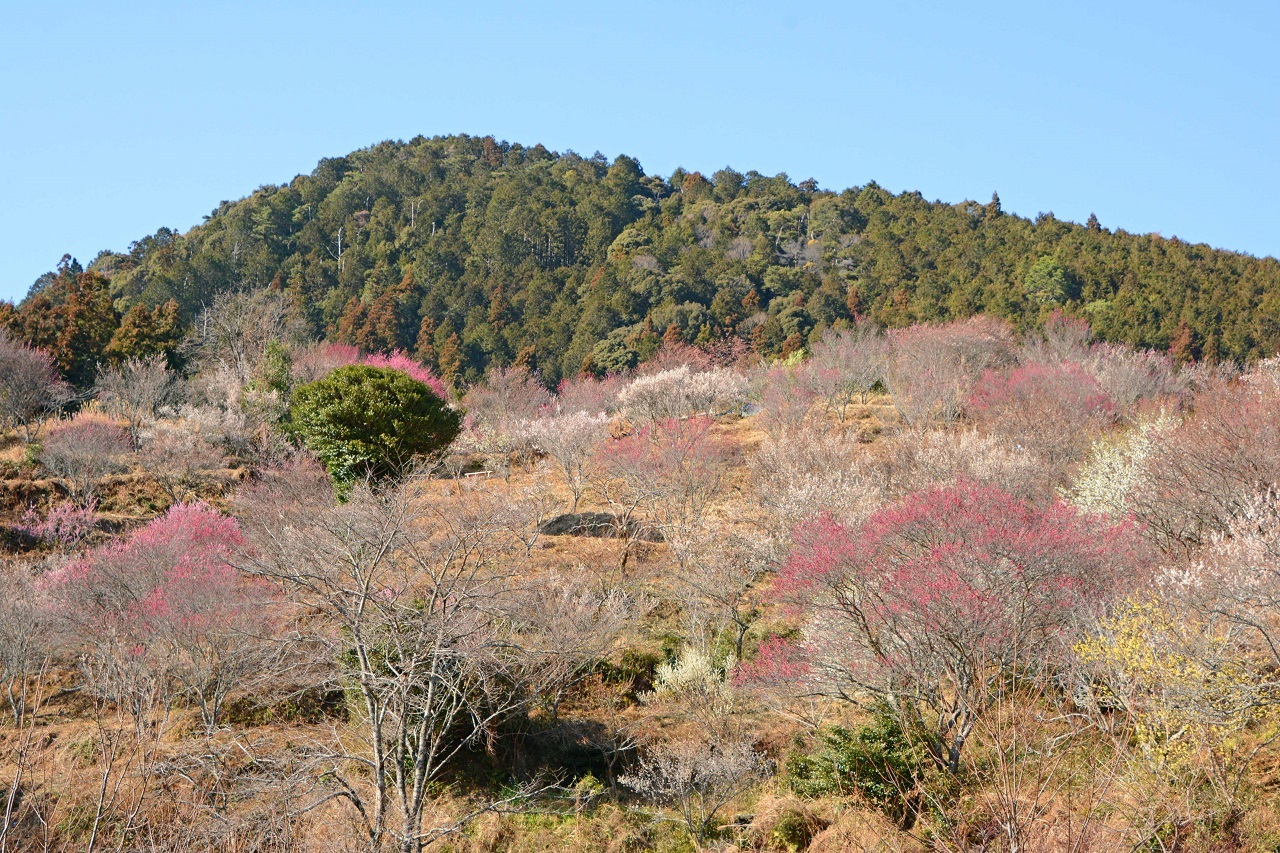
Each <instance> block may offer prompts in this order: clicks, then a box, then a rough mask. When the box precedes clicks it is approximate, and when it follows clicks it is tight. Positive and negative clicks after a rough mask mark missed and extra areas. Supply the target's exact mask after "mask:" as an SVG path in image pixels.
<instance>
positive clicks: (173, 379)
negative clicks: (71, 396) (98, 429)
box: [94, 355, 181, 446]
mask: <svg viewBox="0 0 1280 853" xmlns="http://www.w3.org/2000/svg"><path fill="white" fill-rule="evenodd" d="M94 390H95V392H96V393H97V395H98V400H99V402H100V403H101V404H102V408H103V409H104V410H105V411H106V412H107V414H109V415H112V416H113V417H117V418H120V419H121V420H123V421H125V422H126V423H128V424H129V435H130V437H131V438H132V439H133V442H134V445H135V446H136V445H137V443H138V434H139V432H140V431H141V429H142V427H143V426H144V425H145V424H146V423H148V422H149V421H151V420H154V419H155V417H156V416H157V414H158V413H159V411H160V409H161V408H162V407H164V406H172V405H176V404H177V403H178V402H179V401H180V399H181V389H180V387H179V385H178V377H177V376H176V375H175V374H174V372H173V371H172V370H170V369H169V363H168V361H167V360H166V359H165V357H164V356H163V355H151V356H146V357H142V358H130V359H128V360H126V361H124V362H121V363H120V364H117V365H114V366H112V367H100V368H99V369H98V380H97V383H96V384H95V385H94Z"/></svg>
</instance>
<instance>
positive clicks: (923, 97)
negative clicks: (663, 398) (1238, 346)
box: [0, 0, 1280, 298]
mask: <svg viewBox="0 0 1280 853" xmlns="http://www.w3.org/2000/svg"><path fill="white" fill-rule="evenodd" d="M448 133H470V134H475V135H486V134H493V135H494V136H496V137H498V138H499V139H507V140H510V141H516V142H520V143H523V144H525V145H532V144H534V143H539V142H540V143H542V144H544V145H546V146H547V147H549V148H553V149H556V150H565V149H573V150H574V151H577V152H579V153H580V154H583V155H590V154H592V153H593V152H595V151H601V152H603V153H604V154H606V155H607V156H609V157H611V158H612V157H613V156H615V155H617V154H619V153H627V154H630V155H632V156H635V157H637V158H638V159H639V160H640V162H641V164H642V165H643V166H644V168H645V170H646V171H648V172H658V173H662V174H668V173H670V172H671V171H672V170H673V169H674V168H675V167H676V166H684V167H686V168H688V169H699V170H702V171H704V172H708V173H709V172H710V171H714V170H715V169H718V168H720V167H722V166H725V165H732V166H733V167H734V168H737V169H739V170H740V171H746V170H748V169H755V170H757V171H760V172H763V173H765V174H776V173H777V172H786V173H787V174H788V175H790V176H791V178H792V179H793V180H797V181H798V180H802V179H804V178H808V177H813V178H816V179H817V180H818V182H819V183H820V184H821V185H822V186H824V187H828V188H833V189H839V188H843V187H846V186H850V185H854V184H863V183H866V182H868V181H870V180H875V181H878V182H879V183H880V184H881V185H883V186H885V187H888V188H890V189H893V190H895V191H897V190H915V189H918V190H920V191H921V192H922V193H923V194H924V195H925V196H926V197H927V198H930V199H934V198H939V199H943V200H945V201H951V202H958V201H961V200H963V199H965V198H974V199H978V200H980V201H986V200H987V199H989V198H990V196H991V193H992V191H993V190H998V191H999V193H1000V198H1001V200H1002V202H1003V204H1004V208H1005V210H1007V211H1013V212H1016V213H1019V214H1023V215H1027V216H1034V215H1035V214H1036V213H1038V212H1040V211H1049V210H1052V211H1053V212H1054V213H1055V214H1057V215H1058V216H1059V217H1060V218H1064V219H1071V220H1075V221H1084V219H1085V218H1087V217H1088V215H1089V213H1090V212H1096V213H1097V215H1098V217H1099V219H1100V220H1101V221H1102V224H1103V225H1104V226H1105V227H1109V228H1116V227H1122V228H1125V229H1127V230H1129V231H1135V232H1146V231H1158V232H1160V233H1161V234H1164V235H1166V236H1173V235H1177V236H1178V237H1180V238H1182V239H1185V240H1189V241H1192V242H1206V243H1210V244H1212V245H1214V246H1220V247H1224V248H1229V249H1236V250H1240V251H1247V252H1251V253H1253V254H1256V255H1280V213H1278V212H1277V210H1278V208H1277V204H1278V203H1280V2H1275V0H1265V2H1264V1H1263V0H1258V2H1223V3H1190V2H1175V0H1162V2H1125V1H1124V0H1119V2H1115V0H1113V2H1107V3H1083V2H1063V3H1047V2H1026V0H1023V1H1022V2H1009V3H995V2H981V0H980V1H979V2H974V3H958V2H954V1H953V0H952V2H920V0H876V2H872V3H862V2H851V0H846V2H822V0H810V2H807V3H760V4H753V3H715V2H699V0H684V2H680V3H666V2H648V3H605V2H597V3H581V4H577V3H511V2H506V0H485V2H479V3H466V4H463V3H457V2H453V3H441V4H432V3H409V2H382V3H378V4H372V3H370V4H362V3H352V2H345V3H327V2H306V3H297V4H290V3H269V2H244V3H218V2H202V3H199V4H195V3H190V4H189V3H183V2H167V3H155V4H149V3H122V2H118V3H102V2H88V1H87V0H86V1H85V2H53V0H42V2H38V3H32V2H22V3H18V2H13V1H12V0H0V157H2V158H3V163H4V169H3V177H2V178H0V296H2V297H8V298H12V297H20V296H22V295H23V294H25V292H26V289H27V287H28V286H29V285H30V283H31V282H32V280H34V279H35V278H36V276H38V275H39V274H40V273H42V272H44V271H45V270H48V269H50V268H52V267H53V266H54V264H55V263H56V262H57V260H58V258H59V257H61V255H62V254H63V252H70V253H72V254H73V255H75V256H77V257H78V258H79V259H80V260H81V261H82V262H85V263H87V262H88V261H89V260H90V259H91V258H92V257H93V256H94V255H95V254H97V252H98V251H99V250H100V249H104V248H110V249H117V250H123V249H125V248H127V247H128V244H129V243H130V242H131V241H132V240H135V239H137V238H139V237H142V236H144V235H146V234H149V233H151V232H154V231H155V229H156V228H158V227H160V226H162V225H167V226H171V227H177V228H180V229H184V230H185V229H187V228H189V227H191V226H192V225H194V224H196V223H198V222H199V221H200V220H201V218H202V217H203V216H204V215H205V214H207V213H209V212H210V211H211V210H212V209H213V208H214V207H215V206H216V205H217V204H218V202H219V201H220V200H222V199H231V198H239V197H241V196H243V195H246V194H248V193H249V192H251V191H252V190H253V189H254V188H256V187H258V186H259V185H262V184H266V183H281V182H284V181H287V180H289V179H290V178H292V177H293V176H294V175H295V174H298V173H300V172H309V171H311V169H312V168H314V166H315V164H316V161H317V160H318V159H320V158H321V157H325V156H334V155H340V154H345V153H347V152H349V151H351V150H354V149H356V148H362V147H365V146H367V145H371V144H373V143H376V142H378V141H380V140H383V139H408V138H411V137H413V136H415V135H417V134H423V135H427V136H431V135H435V134H448Z"/></svg>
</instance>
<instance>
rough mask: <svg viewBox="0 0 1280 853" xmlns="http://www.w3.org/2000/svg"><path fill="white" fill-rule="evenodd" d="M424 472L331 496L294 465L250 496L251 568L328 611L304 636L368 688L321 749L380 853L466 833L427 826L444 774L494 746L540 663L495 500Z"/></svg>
mask: <svg viewBox="0 0 1280 853" xmlns="http://www.w3.org/2000/svg"><path fill="white" fill-rule="evenodd" d="M428 485H429V484H428V483H427V481H426V480H425V478H422V477H417V476H414V477H410V478H408V479H407V480H406V481H404V482H403V483H400V484H398V485H395V486H392V487H389V488H387V489H385V490H384V491H382V492H380V493H375V492H373V491H371V490H370V489H368V488H366V487H356V488H354V489H353V490H352V492H351V494H350V495H349V496H348V499H347V501H346V502H345V503H343V504H341V505H336V506H335V505H333V503H332V496H331V494H330V493H328V492H327V489H326V488H325V482H324V481H323V480H321V479H320V478H318V477H316V476H315V475H314V473H313V474H311V475H310V476H308V475H307V474H306V472H301V474H299V473H297V472H295V474H294V475H293V476H290V477H277V478H273V479H269V480H267V481H266V482H264V483H263V484H262V485H260V486H258V487H257V488H256V489H254V490H252V491H251V492H249V493H248V494H246V495H244V497H243V498H242V499H241V503H240V511H241V515H242V517H243V518H244V521H245V525H246V528H247V529H248V530H249V531H250V538H251V540H252V542H253V546H254V547H253V548H252V549H251V550H249V551H248V552H247V553H246V555H245V556H244V558H243V562H242V566H243V568H244V570H245V571H247V572H249V573H250V574H252V575H255V576H257V577H260V578H263V579H266V580H269V581H271V582H273V583H276V584H278V585H280V587H281V588H282V589H284V590H285V591H286V593H287V594H288V595H289V597H290V598H291V599H293V600H294V601H296V602H298V603H299V604H302V605H303V606H305V607H307V608H309V609H310V610H311V611H312V612H314V613H316V614H317V615H318V616H319V617H322V618H316V619H312V620H310V624H311V626H312V631H311V633H310V635H309V636H308V638H307V639H308V640H309V641H310V642H311V643H313V644H314V645H315V646H317V647H319V648H321V649H325V650H327V657H328V659H329V660H331V661H333V662H335V663H336V668H335V671H334V672H333V673H332V678H334V679H335V680H337V681H339V682H340V683H343V684H346V685H349V686H350V687H351V688H352V689H354V690H355V691H356V692H357V694H358V696H359V707H358V710H357V711H356V714H357V721H356V722H357V725H356V727H355V732H356V740H358V742H359V745H358V746H357V745H356V744H355V743H353V742H352V739H351V738H347V737H341V738H340V737H336V736H335V738H334V739H333V740H332V742H330V743H328V744H326V745H322V746H320V747H319V748H318V751H317V754H318V756H319V757H320V758H322V759H323V760H324V762H325V764H326V767H325V771H326V778H327V779H328V780H329V782H330V784H332V786H333V791H332V793H331V794H330V795H329V796H331V797H337V798H341V799H345V800H346V801H347V802H349V803H350V804H351V806H352V807H353V808H354V810H355V813H356V815H357V816H358V818H359V821H360V824H361V826H362V827H363V833H364V835H365V837H366V841H367V843H368V845H369V846H370V848H371V849H375V848H378V847H380V846H381V845H383V844H385V843H387V842H389V841H392V840H394V843H395V844H396V846H397V847H398V848H399V849H400V850H402V851H406V853H410V851H417V850H419V849H421V848H422V847H423V846H424V844H426V843H429V842H431V841H433V840H436V839H437V838H439V837H442V836H443V835H444V834H448V833H450V832H453V831H456V829H457V828H458V826H457V825H456V824H452V823H451V824H449V825H448V826H435V827H426V828H424V825H423V824H424V817H425V815H424V809H425V805H426V801H427V793H428V790H429V788H430V786H431V785H432V783H433V782H434V781H435V780H437V779H438V778H439V776H440V774H441V773H442V772H443V771H444V770H445V768H447V767H449V766H450V764H451V763H452V762H453V761H454V759H455V758H457V757H458V756H459V754H460V753H461V752H462V751H463V750H464V749H466V748H467V747H468V746H469V745H471V744H475V743H477V742H482V743H484V744H485V745H486V746H487V747H489V748H491V749H492V748H493V747H494V743H493V738H494V737H495V732H496V729H497V726H498V724H499V723H501V722H502V721H503V720H505V719H507V718H508V717H510V716H511V715H513V714H515V713H516V712H517V711H518V710H519V709H521V708H523V707H524V706H525V705H526V704H527V702H528V694H527V692H526V690H524V689H523V685H524V684H526V683H527V678H528V674H529V669H530V667H531V666H532V664H531V663H530V660H529V657H528V656H527V655H526V654H525V653H524V652H523V650H522V647H521V644H520V643H519V624H520V620H519V618H518V617H517V616H516V615H515V614H516V611H517V610H518V601H519V597H518V596H517V595H515V590H516V588H517V584H516V581H517V578H518V564H517V563H516V562H515V561H514V559H512V558H513V557H514V556H515V554H516V553H517V552H515V551H514V550H513V546H515V545H516V543H514V542H513V541H511V539H510V538H509V536H507V534H506V532H505V530H504V525H503V524H502V523H501V518H500V514H499V513H498V512H497V508H496V507H495V505H494V504H495V502H496V498H495V497H494V496H492V495H489V494H487V493H484V492H467V491H464V492H462V493H461V494H458V495H455V496H454V497H452V498H442V497H441V496H439V495H438V494H433V493H432V491H431V490H430V488H428Z"/></svg>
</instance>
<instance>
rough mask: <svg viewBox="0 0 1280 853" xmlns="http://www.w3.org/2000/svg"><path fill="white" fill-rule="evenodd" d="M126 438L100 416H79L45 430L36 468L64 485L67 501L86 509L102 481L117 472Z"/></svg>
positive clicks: (113, 425) (84, 413)
mask: <svg viewBox="0 0 1280 853" xmlns="http://www.w3.org/2000/svg"><path fill="white" fill-rule="evenodd" d="M128 452H129V436H128V435H127V434H126V433H125V431H124V430H122V429H120V428H119V427H118V426H116V425H115V424H114V423H112V422H110V421H108V420H106V419H104V418H103V417H102V416H100V415H94V414H92V413H87V412H81V413H79V414H77V415H76V416H75V417H74V418H71V419H70V420H66V421H62V422H60V423H59V424H58V425H57V426H55V427H53V428H51V429H50V430H49V434H48V435H47V436H46V437H45V439H44V447H43V449H42V450H41V452H40V464H41V465H43V466H44V467H45V468H47V469H49V472H50V473H52V474H53V475H54V476H55V477H61V478H62V479H64V480H65V481H66V482H67V487H68V490H69V491H70V492H71V497H72V498H74V499H75V500H76V501H77V502H78V503H79V504H80V505H81V506H88V505H89V503H90V502H91V501H92V500H93V498H94V492H95V490H96V489H97V487H98V484H99V482H101V481H102V478H104V477H106V476H107V475H108V474H110V473H112V472H114V471H118V470H119V469H120V467H121V465H120V457H121V456H123V455H124V454H126V453H128Z"/></svg>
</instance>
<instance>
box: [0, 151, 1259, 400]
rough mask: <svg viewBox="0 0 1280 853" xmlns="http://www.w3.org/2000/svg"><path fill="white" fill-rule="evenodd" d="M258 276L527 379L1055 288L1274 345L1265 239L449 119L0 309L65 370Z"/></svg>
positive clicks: (466, 360)
mask: <svg viewBox="0 0 1280 853" xmlns="http://www.w3.org/2000/svg"><path fill="white" fill-rule="evenodd" d="M260 288H273V289H276V290H279V291H282V292H283V293H285V294H287V295H288V296H289V297H290V299H291V301H292V302H294V304H296V306H297V307H298V308H299V309H300V311H301V312H302V313H303V314H304V315H305V318H306V320H307V322H308V323H309V324H310V325H311V327H312V331H313V333H314V334H316V335H317V336H323V337H326V338H328V339H331V340H338V341H343V342H347V343H351V344H355V345H357V346H359V347H361V348H362V349H365V350H367V351H389V350H392V349H396V348H401V349H405V350H407V351H409V352H412V353H414V354H416V355H417V356H418V357H419V358H421V359H422V360H424V361H425V362H427V363H428V364H429V365H431V366H432V367H433V368H435V369H436V370H438V371H439V372H440V374H441V375H443V376H446V377H454V378H457V379H459V380H464V381H469V380H474V379H477V378H478V377H480V376H481V375H483V373H484V372H485V371H486V370H487V369H488V368H489V367H491V366H496V365H507V364H512V363H523V364H526V365H529V366H531V367H535V368H537V369H539V370H540V371H541V372H542V374H543V376H544V378H546V379H547V380H548V381H556V380H557V379H559V378H561V377H564V376H569V375H573V374H576V373H578V372H580V371H582V370H584V369H585V370H587V371H591V372H604V371H611V370H620V369H626V368H629V367H631V366H634V365H635V364H636V363H638V362H639V361H643V360H644V359H645V358H646V357H648V356H649V355H651V354H652V353H653V352H655V351H656V350H657V349H658V347H659V345H660V344H661V342H662V340H663V339H664V338H666V339H668V340H671V339H679V340H682V341H684V342H687V343H693V344H699V343H702V344H706V343H711V342H716V341H720V340H723V339H725V338H729V337H737V338H741V339H743V340H744V341H746V342H748V343H749V344H750V345H751V346H752V347H753V348H754V349H755V350H756V351H758V352H759V353H760V354H761V355H763V356H766V357H779V356H786V355H790V354H791V353H793V352H795V351H798V350H800V349H803V348H805V347H806V346H807V345H808V342H809V341H810V340H811V339H812V340H816V337H817V336H818V335H821V333H822V331H823V330H825V329H827V328H831V327H839V326H841V325H843V324H848V323H849V322H850V321H851V320H852V319H853V318H854V317H855V316H857V315H866V316H869V317H870V318H871V319H872V320H874V321H875V322H877V323H879V324H881V325H883V326H888V327H899V326H905V325H908V324H913V323H922V322H935V321H946V320H951V319H956V318H962V317H966V316H970V315H973V314H978V313H986V314H991V315H995V316H999V317H1002V318H1006V319H1008V320H1010V321H1012V322H1013V323H1014V324H1015V326H1017V327H1019V328H1022V329H1027V328H1031V327H1034V326H1035V325H1037V324H1038V323H1040V322H1042V321H1043V320H1044V319H1045V318H1046V317H1047V316H1048V315H1049V314H1050V313H1052V312H1054V311H1062V312H1064V313H1066V314H1068V315H1073V316H1078V317H1082V318H1084V319H1087V320H1088V322H1089V323H1090V325H1091V327H1092V329H1093V331H1094V334H1095V335H1097V336H1098V337H1099V338H1102V339H1105V340H1112V341H1120V342H1126V343H1129V344H1132V345H1135V346H1141V347H1151V348H1156V349H1161V350H1168V351H1170V352H1171V353H1172V354H1173V355H1174V356H1176V357H1177V358H1179V359H1182V360H1190V359H1204V360H1215V359H1227V358H1229V359H1235V360H1242V361H1244V360H1252V359H1256V358H1258V357H1262V356H1267V355H1272V354H1275V353H1276V352H1277V351H1278V350H1280V262H1278V261H1277V260H1276V259H1274V258H1257V257H1253V256H1250V255H1247V254H1240V253H1234V252H1228V251H1222V250H1217V249H1213V248H1211V247H1209V246H1206V245H1202V244H1195V245H1193V244H1189V243H1186V242H1184V241H1182V240H1179V239H1177V238H1169V239H1166V238H1163V237H1160V236H1157V235H1154V234H1145V235H1141V234H1132V233H1128V232H1125V231H1123V230H1108V229H1106V228H1103V227H1101V225H1100V224H1099V223H1098V221H1097V219H1096V218H1094V217H1090V220H1089V223H1088V224H1087V225H1083V226H1081V225H1077V224H1074V223H1070V222H1065V221H1062V220H1059V219H1057V218H1056V217H1054V216H1053V214H1051V213H1048V214H1041V215H1040V216H1038V217H1037V218H1036V219H1034V220H1030V219H1026V218H1023V217H1020V216H1016V215H1012V214H1008V213H1005V212H1004V211H1002V210H1001V208H1000V204H999V200H998V198H995V197H993V199H992V201H991V202H990V203H987V204H980V203H976V202H972V201H966V202H962V203H960V204H947V203H943V202H940V201H934V202H930V201H927V200H925V199H924V198H923V197H922V196H921V195H920V193H918V192H904V193H901V194H894V193H891V192H889V191H887V190H885V189H884V188H882V187H880V186H878V185H877V184H875V183H874V182H873V183H869V184H867V185H866V186H862V187H851V188H849V189H846V190H843V191H840V192H833V191H828V190H824V189H820V188H819V187H818V186H817V184H816V182H815V181H812V180H808V181H802V182H799V183H794V182H792V181H791V180H790V179H789V178H788V177H787V176H786V175H785V174H781V175H777V176H775V177H767V176H764V175H761V174H759V173H757V172H747V173H745V174H742V173H739V172H736V171H734V170H732V169H729V168H725V169H722V170H720V171H718V172H716V173H714V174H713V175H711V176H704V175H702V174H700V173H698V172H686V171H684V170H680V169H678V170H676V171H675V172H674V173H673V174H672V175H670V176H669V177H665V178H664V177H661V176H657V175H647V174H645V172H644V171H643V170H642V168H641V166H640V164H639V163H638V162H637V161H636V160H635V159H633V158H631V157H628V156H625V155H620V156H618V157H617V158H616V159H614V160H613V161H612V162H609V161H608V160H607V159H606V158H605V157H604V156H603V155H600V154H596V155H595V156H592V157H582V156H579V155H577V154H575V153H573V152H565V153H556V152H553V151H549V150H547V149H546V148H544V147H542V146H541V145H535V146H532V147H524V146H522V145H519V144H515V143H508V142H499V141H496V140H495V139H494V138H492V137H471V136H445V137H434V138H430V139H428V138H424V137H417V138H414V139H412V140H410V141H409V142H392V141H388V142H382V143H379V144H377V145H374V146H372V147H369V148H366V149H362V150H360V151H356V152H353V153H351V154H348V155H347V156H344V157H335V158H331V159H325V160H322V161H321V162H320V163H319V165H318V166H317V167H316V169H315V170H314V171H313V172H312V173H311V174H309V175H299V176H298V177H296V178H294V179H293V180H292V181H291V182H289V183H288V184H287V185H282V186H264V187H261V188H259V189H258V190H256V191H254V192H253V193H252V194H251V195H249V196H247V197H246V198H243V199H240V200H239V201H234V202H229V201H224V202H222V203H221V204H220V205H219V206H218V207H217V209H216V210H214V211H213V213H212V214H211V215H210V216H208V217H207V218H206V220H205V221H204V222H203V223H202V224H200V225H197V226H195V227H193V228H192V229H190V230H189V231H187V232H186V233H178V232H175V231H173V230H170V229H167V228H162V229H160V230H159V231H157V232H156V233H155V234H153V235H150V236H147V237H144V238H142V239H140V240H138V241H137V242H135V243H133V244H132V245H131V246H130V247H129V250H128V251H127V252H124V253H116V252H103V253H102V254H100V255H99V256H98V257H97V258H96V259H94V261H93V262H92V263H91V264H90V265H89V268H88V271H86V272H81V271H79V270H78V268H75V267H73V266H72V265H71V264H68V263H64V265H63V266H62V267H61V268H60V270H59V271H58V272H56V273H52V274H49V275H47V276H44V277H42V279H41V280H40V281H38V282H37V284H36V286H34V287H33V288H32V293H31V295H29V296H28V298H27V299H26V300H24V302H23V303H22V304H20V305H19V306H18V307H17V309H16V310H11V311H8V312H6V314H5V316H4V317H3V318H0V320H2V321H3V322H5V323H7V324H8V325H9V326H10V327H11V328H14V329H15V331H17V332H18V333H19V334H20V335H21V336H22V337H24V338H26V339H27V340H29V341H31V342H32V343H35V344H38V345H43V346H47V347H50V348H52V349H55V350H56V349H58V347H59V346H63V347H64V348H65V347H66V346H75V347H79V348H80V349H81V350H83V352H77V353H72V354H67V353H63V354H62V355H60V357H59V362H60V364H63V365H64V367H67V366H68V365H71V366H73V367H74V364H73V363H75V362H77V361H84V362H85V363H86V364H85V366H86V367H87V362H88V360H89V359H90V358H100V357H101V356H102V352H103V351H105V350H106V349H107V348H108V347H111V348H112V349H113V351H114V352H116V353H119V354H130V353H132V352H134V351H139V352H142V351H147V350H157V349H161V350H162V349H165V348H167V347H170V346H172V345H173V343H174V341H176V340H177V338H178V336H179V334H180V332H181V328H182V326H183V325H185V324H187V323H190V322H191V321H192V319H193V318H195V317H196V316H197V315H198V313H199V311H200V309H201V308H202V306H205V305H207V304H209V303H210V301H211V300H212V299H213V298H214V297H215V296H216V295H217V294H219V293H221V292H225V291H227V290H232V289H260ZM69 303H70V304H71V307H68V304H69ZM73 309H74V310H73ZM59 312H61V314H60V313H59ZM76 312H79V313H76ZM72 314H74V315H75V316H74V317H73V316H71V315H72ZM63 315H66V316H63ZM86 317H89V318H90V319H88V320H86V319H85V318H86ZM85 323H89V324H90V325H91V327H92V328H90V329H88V330H87V331H85V330H83V329H80V328H79V326H77V324H80V325H84V324H85ZM122 331H123V332H124V334H123V339H122ZM59 341H61V343H59ZM95 348H96V350H97V351H94V350H95ZM68 369H70V368H68ZM71 372H74V370H71Z"/></svg>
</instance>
